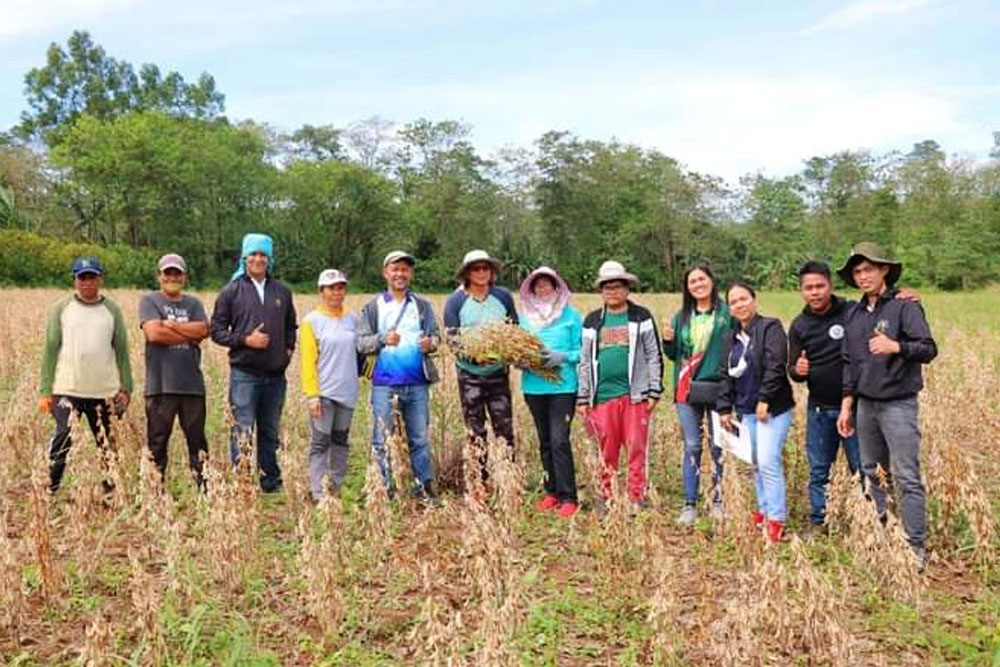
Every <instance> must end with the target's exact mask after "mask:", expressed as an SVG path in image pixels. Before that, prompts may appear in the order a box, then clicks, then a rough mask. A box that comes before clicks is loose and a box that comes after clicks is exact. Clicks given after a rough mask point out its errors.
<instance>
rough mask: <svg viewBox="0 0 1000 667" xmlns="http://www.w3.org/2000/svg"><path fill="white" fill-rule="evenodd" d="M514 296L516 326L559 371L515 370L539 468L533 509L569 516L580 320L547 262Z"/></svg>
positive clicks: (566, 290) (574, 500)
mask: <svg viewBox="0 0 1000 667" xmlns="http://www.w3.org/2000/svg"><path fill="white" fill-rule="evenodd" d="M520 296H521V327H522V328H524V329H526V330H528V331H530V332H532V333H534V334H535V335H536V336H538V337H539V338H540V339H541V340H542V342H543V343H544V344H545V355H544V358H545V363H546V365H547V366H549V367H551V368H554V369H558V371H559V379H558V380H547V379H545V378H543V377H541V376H539V375H538V374H536V373H532V372H531V371H530V370H524V371H523V372H522V373H521V391H522V392H523V393H524V402H525V403H527V404H528V409H529V410H530V411H531V417H532V418H533V419H534V421H535V429H536V430H537V431H538V449H539V453H540V455H541V459H542V468H543V470H544V471H545V480H544V484H545V495H544V496H543V497H542V499H541V500H540V501H538V509H539V510H541V511H549V510H555V511H556V512H557V513H558V515H559V516H561V517H564V518H565V517H570V516H573V515H574V514H576V511H577V509H579V505H578V503H577V497H576V472H575V469H574V465H573V448H572V447H571V446H570V441H569V427H570V424H571V423H572V421H573V411H574V409H575V406H576V388H577V377H576V367H577V365H578V364H579V363H580V344H581V335H582V331H583V320H582V319H581V317H580V313H579V311H578V310H577V309H576V308H574V307H573V306H571V305H569V297H570V292H569V287H568V286H567V285H566V281H564V280H563V279H562V278H561V277H560V276H559V274H558V273H556V272H555V271H554V270H553V269H550V268H549V267H547V266H542V267H539V268H537V269H535V270H534V271H533V272H532V273H531V274H530V275H529V276H528V277H527V278H525V280H524V282H522V283H521V289H520Z"/></svg>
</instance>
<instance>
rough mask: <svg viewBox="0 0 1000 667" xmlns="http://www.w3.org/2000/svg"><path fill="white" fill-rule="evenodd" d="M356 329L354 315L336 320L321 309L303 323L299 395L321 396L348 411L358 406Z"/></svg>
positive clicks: (328, 311) (312, 313)
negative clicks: (300, 388)
mask: <svg viewBox="0 0 1000 667" xmlns="http://www.w3.org/2000/svg"><path fill="white" fill-rule="evenodd" d="M356 329H357V318H356V317H355V315H354V313H351V312H344V313H343V314H342V315H341V316H340V317H337V316H336V315H334V314H333V313H332V312H330V310H329V309H327V308H326V307H325V306H322V305H321V306H319V307H318V308H316V309H315V310H314V311H312V312H311V313H309V314H308V315H306V316H305V318H304V319H303V320H302V326H301V327H300V329H299V331H300V335H301V339H300V343H301V351H302V393H303V394H305V396H306V397H307V398H317V397H320V396H322V397H323V398H327V399H330V400H331V401H336V402H337V403H340V404H342V405H345V406H347V407H349V408H353V407H354V404H355V403H357V402H358V358H357V355H356V353H355V351H354V346H355V334H356Z"/></svg>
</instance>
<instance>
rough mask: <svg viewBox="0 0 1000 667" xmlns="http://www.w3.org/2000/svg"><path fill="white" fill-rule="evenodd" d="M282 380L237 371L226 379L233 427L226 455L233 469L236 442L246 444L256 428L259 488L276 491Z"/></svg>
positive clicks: (237, 455) (236, 457) (237, 449)
mask: <svg viewBox="0 0 1000 667" xmlns="http://www.w3.org/2000/svg"><path fill="white" fill-rule="evenodd" d="M285 388H286V382H285V376H284V375H280V376H277V377H263V376H258V375H252V374H250V373H247V372H245V371H241V370H240V369H238V368H233V369H231V372H230V375H229V404H230V407H231V408H232V410H233V418H234V419H235V420H236V424H235V425H234V426H233V430H232V433H231V435H230V439H229V454H230V456H231V457H232V460H233V465H236V464H238V463H239V461H240V441H241V440H243V441H244V442H248V441H249V440H250V438H251V437H252V435H253V429H254V426H255V425H256V427H257V466H258V467H259V468H260V488H261V489H263V490H264V491H277V490H278V489H280V488H281V469H280V468H278V427H279V425H280V422H281V410H282V408H283V407H284V406H285Z"/></svg>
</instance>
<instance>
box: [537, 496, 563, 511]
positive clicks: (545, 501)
mask: <svg viewBox="0 0 1000 667" xmlns="http://www.w3.org/2000/svg"><path fill="white" fill-rule="evenodd" d="M535 507H536V508H537V509H538V511H539V512H548V511H550V510H554V509H555V508H557V507H559V499H558V498H556V497H555V496H553V495H552V494H551V493H547V494H545V495H544V496H543V497H542V499H541V500H539V501H538V502H537V503H536V504H535Z"/></svg>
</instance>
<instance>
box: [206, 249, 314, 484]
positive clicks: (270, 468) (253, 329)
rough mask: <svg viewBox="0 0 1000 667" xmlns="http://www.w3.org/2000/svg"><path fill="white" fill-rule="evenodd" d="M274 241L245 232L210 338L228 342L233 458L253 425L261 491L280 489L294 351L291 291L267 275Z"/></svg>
mask: <svg viewBox="0 0 1000 667" xmlns="http://www.w3.org/2000/svg"><path fill="white" fill-rule="evenodd" d="M273 268H274V244H273V242H272V241H271V237H269V236H265V235H264V234H247V235H246V236H244V237H243V252H242V256H241V258H240V266H239V268H238V269H237V270H236V273H234V274H233V277H232V280H231V281H230V282H229V284H228V285H226V287H225V288H224V289H223V290H222V292H221V293H220V294H219V298H218V299H216V301H215V310H214V312H213V313H212V340H214V341H215V342H216V343H218V344H219V345H224V346H226V347H228V348H229V367H230V375H229V403H230V406H231V408H232V411H233V418H234V419H235V421H236V424H235V425H234V426H233V430H232V434H231V436H230V441H229V450H230V455H231V456H232V459H233V464H234V465H236V464H237V463H239V460H240V445H241V443H243V444H244V446H245V445H247V444H248V443H249V442H250V439H251V434H252V432H253V428H254V425H256V426H257V465H258V466H259V468H260V486H261V489H262V490H263V491H264V492H265V493H273V492H275V491H278V490H280V489H281V469H280V468H279V467H278V456H277V453H278V429H279V426H280V421H281V411H282V408H284V405H285V387H286V383H285V368H287V367H288V363H289V361H291V359H292V353H293V352H294V351H295V329H296V328H297V325H296V322H295V306H294V304H293V303H292V293H291V292H290V291H289V290H288V288H287V287H285V285H284V284H283V283H281V282H280V281H278V280H275V279H274V278H272V277H271V271H272V270H273Z"/></svg>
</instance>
